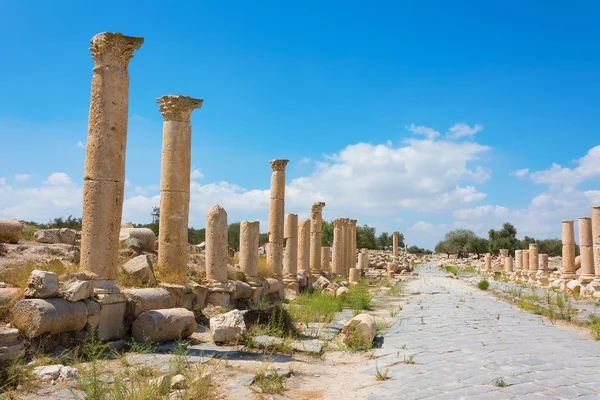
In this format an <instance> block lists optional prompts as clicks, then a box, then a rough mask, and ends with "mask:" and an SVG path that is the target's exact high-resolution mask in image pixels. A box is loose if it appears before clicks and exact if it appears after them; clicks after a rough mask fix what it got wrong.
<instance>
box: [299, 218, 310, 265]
mask: <svg viewBox="0 0 600 400" xmlns="http://www.w3.org/2000/svg"><path fill="white" fill-rule="evenodd" d="M302 270H304V271H306V272H307V273H308V272H309V271H310V219H303V220H301V221H300V222H299V224H298V271H302Z"/></svg>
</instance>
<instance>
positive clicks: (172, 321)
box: [131, 308, 197, 343]
mask: <svg viewBox="0 0 600 400" xmlns="http://www.w3.org/2000/svg"><path fill="white" fill-rule="evenodd" d="M196 327H197V324H196V319H195V317H194V313H193V312H191V311H189V310H186V309H185V308H169V309H166V310H150V311H144V312H143V313H141V314H140V316H139V317H137V319H136V320H135V321H133V325H132V327H131V333H132V334H133V337H134V338H135V340H137V341H138V342H143V343H162V342H166V341H169V340H175V339H183V338H186V337H188V336H190V335H191V334H192V333H194V331H195V330H196Z"/></svg>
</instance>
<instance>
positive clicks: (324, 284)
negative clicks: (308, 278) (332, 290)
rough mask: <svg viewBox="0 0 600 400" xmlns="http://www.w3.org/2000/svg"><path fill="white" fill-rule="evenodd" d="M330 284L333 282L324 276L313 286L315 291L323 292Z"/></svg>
mask: <svg viewBox="0 0 600 400" xmlns="http://www.w3.org/2000/svg"><path fill="white" fill-rule="evenodd" d="M330 283H331V282H330V281H329V279H327V278H325V277H324V276H320V277H319V278H318V279H317V280H316V281H314V282H313V284H312V286H313V289H319V290H323V289H325V288H326V287H327V286H329V284H330Z"/></svg>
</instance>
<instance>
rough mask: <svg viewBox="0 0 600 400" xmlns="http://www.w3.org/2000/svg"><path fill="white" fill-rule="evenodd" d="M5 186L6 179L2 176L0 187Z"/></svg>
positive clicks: (0, 177)
mask: <svg viewBox="0 0 600 400" xmlns="http://www.w3.org/2000/svg"><path fill="white" fill-rule="evenodd" d="M4 185H6V178H5V177H3V176H0V186H4Z"/></svg>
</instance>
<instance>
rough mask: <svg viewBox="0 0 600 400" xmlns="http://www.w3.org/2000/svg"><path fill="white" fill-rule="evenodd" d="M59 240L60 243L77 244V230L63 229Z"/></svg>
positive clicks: (59, 234)
mask: <svg viewBox="0 0 600 400" xmlns="http://www.w3.org/2000/svg"><path fill="white" fill-rule="evenodd" d="M58 239H59V241H60V243H65V244H71V245H72V244H75V240H76V239H77V231H76V230H75V229H69V228H61V229H59V230H58Z"/></svg>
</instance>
